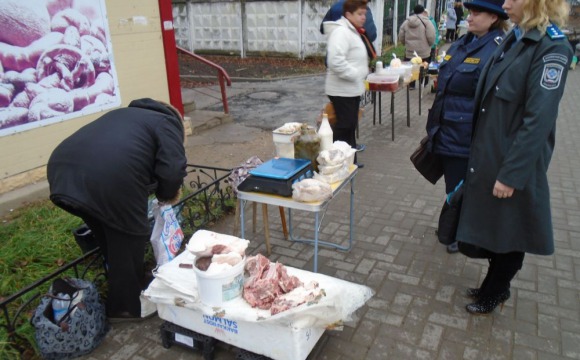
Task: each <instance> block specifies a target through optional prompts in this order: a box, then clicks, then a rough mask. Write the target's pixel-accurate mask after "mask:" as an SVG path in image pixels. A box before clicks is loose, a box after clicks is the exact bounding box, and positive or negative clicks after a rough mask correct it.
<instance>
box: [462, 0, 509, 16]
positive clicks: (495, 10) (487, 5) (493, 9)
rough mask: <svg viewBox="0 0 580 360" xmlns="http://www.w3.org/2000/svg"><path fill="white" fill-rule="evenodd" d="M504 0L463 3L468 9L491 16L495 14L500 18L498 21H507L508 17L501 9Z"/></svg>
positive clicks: (478, 0) (476, 0)
mask: <svg viewBox="0 0 580 360" xmlns="http://www.w3.org/2000/svg"><path fill="white" fill-rule="evenodd" d="M503 2H504V0H472V1H466V2H464V3H463V6H465V7H466V8H468V9H474V10H480V11H485V12H488V13H491V14H495V15H497V16H499V17H500V19H503V20H507V19H508V15H507V14H506V13H505V11H504V10H503V9H502V5H503Z"/></svg>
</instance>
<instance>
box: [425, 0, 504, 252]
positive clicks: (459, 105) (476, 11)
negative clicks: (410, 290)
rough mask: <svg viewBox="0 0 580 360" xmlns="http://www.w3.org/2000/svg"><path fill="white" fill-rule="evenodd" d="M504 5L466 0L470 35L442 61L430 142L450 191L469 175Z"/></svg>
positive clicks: (496, 1) (429, 121) (429, 128)
mask: <svg viewBox="0 0 580 360" xmlns="http://www.w3.org/2000/svg"><path fill="white" fill-rule="evenodd" d="M502 4H503V0H474V1H472V2H470V3H466V4H465V6H466V7H467V8H468V9H469V11H470V13H469V16H468V17H467V25H468V33H467V35H466V36H464V37H462V38H461V39H459V40H458V41H456V42H455V43H453V45H451V47H450V48H449V50H448V51H447V53H446V56H445V58H444V59H443V61H442V62H441V64H440V65H439V76H438V84H437V94H436V95H435V100H434V102H433V107H432V108H431V109H430V110H429V115H428V117H427V134H428V135H429V143H428V145H427V146H428V149H429V150H430V151H431V152H433V153H435V154H437V155H439V157H440V158H441V161H442V164H443V175H444V178H445V193H446V194H449V193H451V192H452V191H453V190H454V189H455V187H456V186H457V184H459V182H460V181H461V180H463V179H465V173H466V172H467V158H468V157H469V147H470V145H471V128H472V126H473V123H472V121H471V120H472V118H473V110H474V99H473V97H474V96H475V88H476V87H477V81H478V80H479V76H480V74H481V71H482V70H483V67H484V66H485V64H486V63H487V61H488V60H489V58H490V57H491V54H492V53H493V52H494V51H495V49H496V48H497V46H498V44H499V43H500V42H501V39H502V37H503V36H504V35H505V31H506V30H507V29H508V25H507V23H506V21H505V20H507V14H506V13H505V11H503V9H502V8H501V6H502ZM444 206H446V205H445V204H444ZM457 251H458V248H457V242H454V243H452V244H451V245H448V246H447V252H449V253H456V252H457Z"/></svg>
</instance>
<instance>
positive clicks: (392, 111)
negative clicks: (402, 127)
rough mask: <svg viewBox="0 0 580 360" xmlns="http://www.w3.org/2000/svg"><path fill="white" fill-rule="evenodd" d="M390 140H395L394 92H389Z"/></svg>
mask: <svg viewBox="0 0 580 360" xmlns="http://www.w3.org/2000/svg"><path fill="white" fill-rule="evenodd" d="M391 140H393V141H395V93H394V92H391Z"/></svg>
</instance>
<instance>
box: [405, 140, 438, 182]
mask: <svg viewBox="0 0 580 360" xmlns="http://www.w3.org/2000/svg"><path fill="white" fill-rule="evenodd" d="M428 142H429V137H428V136H425V137H424V138H423V139H421V142H420V144H419V147H418V148H417V149H416V150H415V151H414V152H413V154H412V155H411V162H412V163H413V165H414V166H415V169H417V171H419V172H420V173H421V175H423V177H424V178H425V179H427V181H429V182H430V183H431V184H433V185H435V184H436V183H437V181H438V180H439V179H441V176H443V164H442V163H441V158H440V157H439V155H437V154H434V153H432V152H429V150H428V149H427V143H428Z"/></svg>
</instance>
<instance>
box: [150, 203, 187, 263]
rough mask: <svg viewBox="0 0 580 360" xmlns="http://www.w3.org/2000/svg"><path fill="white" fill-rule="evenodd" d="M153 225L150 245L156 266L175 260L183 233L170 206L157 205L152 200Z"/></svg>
mask: <svg viewBox="0 0 580 360" xmlns="http://www.w3.org/2000/svg"><path fill="white" fill-rule="evenodd" d="M152 211H153V216H154V218H155V225H153V231H152V232H151V245H152V246H153V254H154V255H155V260H156V261H157V265H163V264H165V263H167V262H169V261H171V260H173V258H175V256H177V252H178V251H179V248H180V247H181V242H182V241H183V231H182V230H181V226H180V225H179V221H177V217H176V216H175V212H174V211H173V207H172V206H171V205H161V206H160V205H159V202H158V201H157V200H153V209H152Z"/></svg>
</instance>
